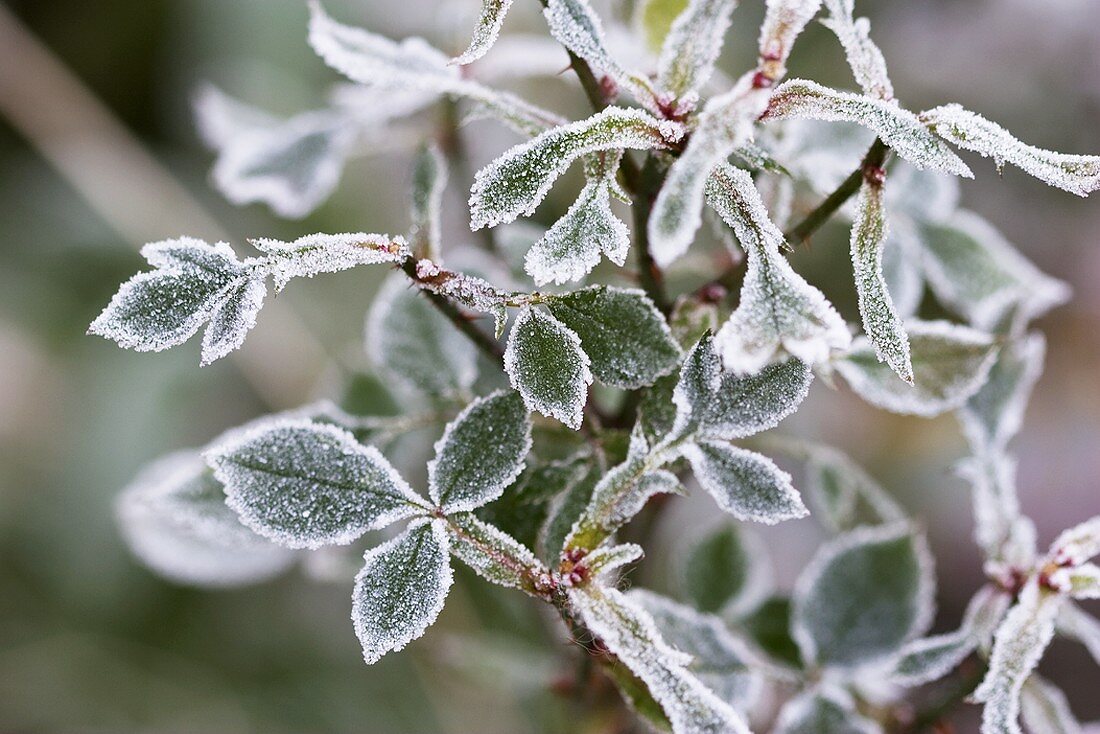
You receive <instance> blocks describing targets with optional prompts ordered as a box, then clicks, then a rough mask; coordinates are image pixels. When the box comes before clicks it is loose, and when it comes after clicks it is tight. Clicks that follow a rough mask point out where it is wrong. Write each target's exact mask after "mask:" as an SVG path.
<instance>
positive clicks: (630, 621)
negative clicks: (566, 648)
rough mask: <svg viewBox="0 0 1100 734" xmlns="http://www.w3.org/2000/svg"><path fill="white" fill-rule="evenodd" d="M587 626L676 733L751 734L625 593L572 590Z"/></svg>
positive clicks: (596, 587)
mask: <svg viewBox="0 0 1100 734" xmlns="http://www.w3.org/2000/svg"><path fill="white" fill-rule="evenodd" d="M569 602H570V605H571V606H572V607H573V610H574V611H575V612H576V613H577V615H578V616H579V617H580V619H581V621H582V622H583V623H584V625H585V626H586V627H587V628H588V629H589V630H591V631H592V633H593V634H594V635H596V636H597V637H598V638H599V639H600V641H601V642H602V643H603V644H604V645H605V646H606V647H607V649H608V650H610V651H611V653H612V654H614V655H615V656H616V657H617V658H618V659H619V660H620V661H622V663H623V664H624V665H626V666H627V667H628V668H629V669H630V670H631V671H633V673H634V674H635V675H636V676H637V677H638V678H639V679H640V680H641V681H642V682H643V683H644V684H645V685H646V687H647V688H648V689H649V693H650V694H651V695H652V696H653V698H654V699H656V701H657V702H658V703H659V704H660V705H661V707H662V708H663V709H664V712H665V715H666V716H667V717H668V719H669V721H670V722H671V724H672V730H673V731H674V732H676V734H704V733H705V732H723V734H727V733H728V734H748V731H749V730H748V727H747V726H746V725H745V722H744V721H743V720H742V718H741V716H740V715H739V714H737V712H735V711H734V710H733V708H732V707H731V706H730V705H729V704H727V703H726V702H725V701H723V700H721V699H720V698H718V696H716V695H715V694H714V693H713V692H712V691H711V690H710V689H708V688H707V687H706V686H705V685H704V684H703V683H702V682H701V681H700V680H699V679H698V678H697V677H696V676H695V675H693V674H692V673H691V672H689V671H688V670H687V666H688V665H689V664H690V663H691V659H690V657H689V656H687V655H685V654H684V653H682V652H680V651H679V650H676V649H675V648H673V647H672V646H670V645H669V644H668V643H667V642H666V641H665V640H664V639H663V638H662V637H661V635H660V633H659V632H658V631H657V627H656V625H655V623H654V621H653V618H652V617H651V616H650V615H649V614H648V613H646V612H645V610H643V609H641V608H639V606H638V605H637V604H635V603H633V602H631V601H630V600H629V599H628V598H627V597H626V596H624V595H623V594H622V593H621V592H619V591H617V590H615V589H611V588H607V587H603V586H600V585H598V584H586V585H584V586H577V587H573V588H571V589H570V590H569Z"/></svg>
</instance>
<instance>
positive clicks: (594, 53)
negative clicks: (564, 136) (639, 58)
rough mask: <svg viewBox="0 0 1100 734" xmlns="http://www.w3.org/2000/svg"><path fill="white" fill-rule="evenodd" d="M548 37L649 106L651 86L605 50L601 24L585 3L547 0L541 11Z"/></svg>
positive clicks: (586, 1) (644, 78) (577, 0)
mask: <svg viewBox="0 0 1100 734" xmlns="http://www.w3.org/2000/svg"><path fill="white" fill-rule="evenodd" d="M543 14H544V15H545V16H546V23H547V25H548V26H549V27H550V34H551V35H552V36H553V37H554V38H555V39H557V41H558V43H560V44H561V45H563V46H565V47H566V48H567V49H569V50H570V51H572V52H573V53H575V54H576V55H577V56H579V57H581V58H582V59H584V60H585V61H587V62H588V63H589V64H591V65H592V66H594V67H596V68H597V69H601V70H603V71H604V72H606V73H607V74H609V75H610V76H611V77H612V78H614V80H615V82H616V83H618V84H619V85H620V86H622V87H624V88H626V89H628V90H630V93H631V94H632V95H633V96H634V98H635V99H636V100H638V101H639V102H640V103H642V104H643V105H647V106H653V97H654V92H653V87H652V85H651V84H650V82H649V79H647V78H646V77H644V76H641V75H640V74H636V73H633V72H630V71H628V70H626V69H625V68H623V66H622V65H621V64H620V63H619V62H618V61H616V60H615V58H614V57H613V56H612V55H611V52H610V51H608V49H607V41H606V40H605V38H604V32H603V24H602V23H601V22H600V18H599V16H597V15H596V13H595V11H594V10H593V9H592V7H591V6H590V5H589V4H588V0H549V1H548V2H547V3H546V8H545V10H543Z"/></svg>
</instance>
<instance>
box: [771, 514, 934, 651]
mask: <svg viewBox="0 0 1100 734" xmlns="http://www.w3.org/2000/svg"><path fill="white" fill-rule="evenodd" d="M934 594H935V580H934V577H933V573H932V557H931V555H930V554H929V552H928V546H927V543H926V542H925V540H924V537H923V536H922V535H921V534H919V533H917V532H916V531H915V530H914V529H913V528H912V527H911V526H910V525H908V524H907V523H895V524H891V525H882V526H878V527H863V528H859V529H857V530H854V531H852V532H850V533H845V534H844V535H841V536H838V537H837V538H835V539H833V540H831V541H829V542H827V543H825V544H824V545H823V546H822V547H821V548H820V549H819V550H818V552H817V554H816V555H815V556H814V558H813V560H812V561H810V563H809V565H808V566H807V567H806V568H805V569H804V570H803V571H802V574H801V575H800V576H799V578H798V581H797V583H796V584H795V590H794V596H793V601H794V611H793V617H792V621H791V632H792V634H793V636H794V639H795V640H796V641H797V642H798V646H799V647H800V648H801V650H802V656H803V658H804V659H805V660H806V661H807V662H808V663H811V664H817V665H822V666H825V667H833V668H844V669H851V668H859V667H863V666H866V665H869V664H872V663H876V662H880V661H882V660H883V659H885V658H889V657H891V656H892V655H894V654H896V653H897V652H898V651H899V650H900V648H901V647H902V645H904V644H905V643H906V642H908V641H909V640H911V639H913V638H914V637H916V636H917V635H918V634H920V633H921V632H923V631H924V630H925V629H926V628H927V627H928V625H929V624H930V623H931V621H932V614H933V598H934Z"/></svg>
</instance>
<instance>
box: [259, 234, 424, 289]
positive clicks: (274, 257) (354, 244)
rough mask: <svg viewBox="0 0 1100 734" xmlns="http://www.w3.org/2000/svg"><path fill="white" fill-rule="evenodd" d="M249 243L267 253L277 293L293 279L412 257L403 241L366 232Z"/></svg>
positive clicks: (263, 240)
mask: <svg viewBox="0 0 1100 734" xmlns="http://www.w3.org/2000/svg"><path fill="white" fill-rule="evenodd" d="M251 243H252V245H253V246H255V247H256V249H258V250H261V251H263V252H265V253H267V255H268V257H267V258H266V262H265V265H266V267H267V269H268V270H269V272H270V273H271V275H272V277H273V279H274V280H275V290H276V291H280V290H282V289H283V287H284V286H286V284H287V283H288V282H290V280H291V279H292V278H312V277H313V276H315V275H319V274H321V273H337V272H340V271H341V270H347V269H349V268H354V267H356V266H357V265H374V264H377V263H400V262H402V261H404V260H405V259H406V258H408V257H410V256H411V254H412V253H411V252H410V251H409V247H408V245H407V244H406V242H405V239H404V238H403V237H390V236H389V235H385V234H367V233H365V232H347V233H342V234H311V235H306V236H305V237H299V238H298V239H296V240H294V241H293V242H280V241H279V240H269V239H255V240H251Z"/></svg>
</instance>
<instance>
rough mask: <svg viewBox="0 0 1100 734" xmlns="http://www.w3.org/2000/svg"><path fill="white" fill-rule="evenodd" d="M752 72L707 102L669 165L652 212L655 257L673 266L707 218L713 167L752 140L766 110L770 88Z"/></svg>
mask: <svg viewBox="0 0 1100 734" xmlns="http://www.w3.org/2000/svg"><path fill="white" fill-rule="evenodd" d="M753 77H754V74H753V73H752V72H750V73H747V74H745V75H743V76H742V77H741V78H740V79H738V80H737V83H736V84H735V85H734V87H733V89H731V90H730V91H729V92H726V93H725V94H723V95H721V96H719V97H715V98H713V99H711V100H710V102H708V103H707V107H706V109H705V110H704V111H703V113H702V114H700V115H699V120H698V125H697V126H696V128H695V130H694V131H693V132H692V134H691V139H690V140H689V141H688V144H687V148H685V149H684V152H683V154H681V155H680V157H679V158H677V159H676V160H675V161H674V162H673V164H672V166H671V167H670V168H669V169H668V175H667V176H666V177H665V181H664V183H663V184H662V185H661V190H660V192H658V194H657V199H656V200H655V201H654V203H653V211H652V213H651V214H650V217H649V224H648V228H649V242H650V248H651V250H652V254H653V260H654V262H656V263H657V265H659V266H660V267H668V266H669V265H670V264H672V263H673V262H674V261H675V260H676V259H677V258H679V257H680V256H681V255H683V254H684V253H685V252H687V249H688V247H690V246H691V243H692V240H693V239H694V238H695V233H696V232H697V231H698V230H699V227H700V226H701V225H702V223H703V198H704V189H705V187H706V184H707V179H708V178H709V177H710V175H711V171H712V170H713V169H714V168H715V167H716V166H718V165H719V164H720V163H722V162H723V161H725V159H726V158H727V157H729V155H730V154H731V153H733V152H734V151H735V150H737V149H738V148H740V147H742V146H743V145H744V144H745V143H748V142H749V141H750V140H751V139H752V134H753V124H754V123H755V122H756V119H757V118H758V117H759V116H760V115H761V113H763V112H764V110H765V108H766V107H767V104H768V98H769V96H770V94H771V90H770V89H766V88H757V87H756V86H754V84H753Z"/></svg>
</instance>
